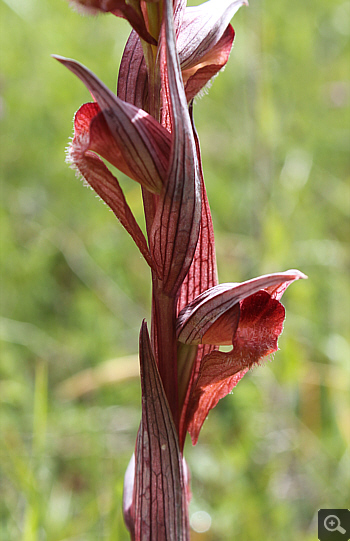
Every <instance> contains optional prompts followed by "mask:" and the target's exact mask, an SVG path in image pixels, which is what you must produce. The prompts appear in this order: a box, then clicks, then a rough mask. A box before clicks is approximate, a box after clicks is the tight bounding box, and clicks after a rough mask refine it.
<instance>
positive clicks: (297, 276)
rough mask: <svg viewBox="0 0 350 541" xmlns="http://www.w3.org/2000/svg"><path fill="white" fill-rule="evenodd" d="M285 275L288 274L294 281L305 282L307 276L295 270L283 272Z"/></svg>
mask: <svg viewBox="0 0 350 541" xmlns="http://www.w3.org/2000/svg"><path fill="white" fill-rule="evenodd" d="M285 274H290V275H292V276H293V277H294V280H307V279H308V276H307V275H306V274H304V273H303V272H301V271H299V270H297V269H290V270H287V271H286V272H285Z"/></svg>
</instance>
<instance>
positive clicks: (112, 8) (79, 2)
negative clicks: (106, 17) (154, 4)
mask: <svg viewBox="0 0 350 541" xmlns="http://www.w3.org/2000/svg"><path fill="white" fill-rule="evenodd" d="M69 2H70V3H71V4H73V5H74V6H75V7H76V8H77V10H78V11H81V12H83V13H87V14H91V15H95V14H96V13H99V12H103V13H107V12H111V13H113V14H114V15H116V16H117V17H122V18H123V19H127V20H128V21H129V23H130V24H131V26H132V27H133V28H134V29H135V30H136V32H137V33H138V34H139V36H141V38H142V39H144V40H145V41H147V42H148V43H150V44H151V45H157V41H156V40H155V39H154V38H153V37H152V36H151V35H150V34H149V32H148V30H147V28H146V24H145V21H144V18H143V16H142V11H141V9H140V5H138V9H135V6H137V2H136V3H135V4H134V6H132V5H131V4H130V3H129V2H126V1H125V0H69Z"/></svg>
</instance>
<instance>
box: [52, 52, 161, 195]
mask: <svg viewBox="0 0 350 541" xmlns="http://www.w3.org/2000/svg"><path fill="white" fill-rule="evenodd" d="M54 58H56V59H57V60H59V62H61V63H62V64H63V65H64V66H66V67H67V68H68V69H69V70H70V71H71V72H72V73H74V74H75V75H76V76H77V77H79V79H80V80H81V81H82V82H83V83H84V84H85V86H86V87H87V88H88V90H89V91H90V92H91V94H92V96H93V97H94V99H95V100H96V101H97V103H98V105H99V106H100V108H101V111H102V113H103V115H104V117H105V120H106V123H107V125H108V128H109V130H110V133H111V134H112V137H113V138H114V139H115V141H116V143H117V145H118V147H119V149H120V152H121V153H122V155H123V158H124V160H125V162H126V163H127V165H128V167H129V169H130V170H131V171H132V173H133V178H137V179H138V180H139V182H140V183H141V184H142V185H143V186H144V187H145V188H147V189H148V190H149V191H151V192H154V193H159V192H160V190H161V187H162V185H163V182H164V180H165V178H166V170H167V167H168V157H169V145H170V137H169V134H168V133H167V131H166V130H165V129H164V128H162V126H161V125H160V124H159V123H158V122H157V121H156V120H155V119H154V118H153V117H152V116H150V115H149V114H147V113H146V112H145V111H143V110H142V109H139V108H137V107H135V106H133V105H131V104H129V103H126V102H124V101H122V100H120V99H119V98H118V97H117V96H115V95H114V94H113V93H112V92H111V91H110V90H109V89H108V88H107V87H106V86H105V85H104V84H103V83H102V82H101V81H100V80H99V79H98V78H97V77H96V76H95V75H94V74H93V73H92V72H91V71H90V70H88V69H87V68H85V67H84V66H82V65H81V64H79V63H78V62H75V61H74V60H70V59H66V58H62V57H58V56H54Z"/></svg>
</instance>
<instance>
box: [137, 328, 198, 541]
mask: <svg viewBox="0 0 350 541" xmlns="http://www.w3.org/2000/svg"><path fill="white" fill-rule="evenodd" d="M140 373H141V387H142V420H141V425H140V429H139V432H138V436H137V442H136V451H135V486H134V495H133V508H134V509H133V513H132V514H133V517H134V531H135V541H141V540H142V541H150V540H151V539H152V540H159V541H163V540H164V541H165V540H170V539H174V540H179V541H180V540H181V541H188V540H189V536H188V530H189V526H188V512H187V506H188V488H187V480H186V475H185V472H184V467H183V459H182V456H181V453H180V449H179V443H178V437H177V433H176V429H175V425H174V422H173V419H172V416H171V412H170V409H169V405H168V401H167V399H166V396H165V393H164V389H163V385H162V382H161V379H160V376H159V372H158V368H157V365H156V362H155V359H154V356H153V352H152V349H151V344H150V340H149V336H148V331H147V327H146V323H145V322H143V324H142V328H141V333H140ZM129 518H130V515H129Z"/></svg>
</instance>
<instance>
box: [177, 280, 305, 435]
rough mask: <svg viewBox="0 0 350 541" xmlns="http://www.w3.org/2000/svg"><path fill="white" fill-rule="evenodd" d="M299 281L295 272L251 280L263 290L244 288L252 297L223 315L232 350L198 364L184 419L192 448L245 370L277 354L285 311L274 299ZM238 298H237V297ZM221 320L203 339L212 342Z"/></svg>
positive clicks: (215, 354)
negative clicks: (275, 280)
mask: <svg viewBox="0 0 350 541" xmlns="http://www.w3.org/2000/svg"><path fill="white" fill-rule="evenodd" d="M282 275H284V279H283V278H282ZM273 276H275V277H276V278H277V276H279V283H275V284H272V280H273V278H272V277H273ZM300 278H306V276H305V275H304V274H302V273H300V272H299V271H289V273H280V274H279V275H277V274H276V275H267V276H265V277H260V278H259V279H255V280H254V281H253V280H252V281H250V282H255V284H257V283H259V281H260V285H261V284H262V283H264V284H265V286H266V288H262V289H260V290H258V291H257V290H256V288H255V286H253V287H250V288H248V293H249V289H250V291H251V292H252V293H251V294H250V295H247V296H244V297H243V298H241V299H240V301H239V304H235V305H233V306H232V307H231V308H229V309H228V310H227V311H226V312H225V313H224V316H226V318H227V317H228V316H229V317H231V319H232V328H230V327H229V326H228V327H227V330H226V332H227V335H228V336H231V337H232V338H231V343H232V350H231V351H229V352H227V353H225V352H222V351H212V352H211V353H209V354H208V355H206V356H205V357H204V358H203V360H202V363H201V366H200V369H199V375H198V378H197V380H196V382H195V385H194V386H193V391H192V393H191V397H190V400H189V404H188V411H187V417H186V427H187V429H188V431H189V433H190V435H191V438H192V442H193V444H195V443H196V442H197V439H198V435H199V432H200V429H201V427H202V425H203V422H204V420H205V419H206V417H207V415H208V413H209V411H210V410H211V409H212V408H213V407H215V406H216V404H217V403H218V401H219V400H220V399H221V398H223V397H224V396H226V395H227V394H228V393H229V392H231V391H232V389H233V388H234V387H235V386H236V385H237V383H238V381H239V380H240V379H241V378H242V377H243V376H244V374H245V373H246V372H247V370H249V369H250V368H251V367H252V366H254V365H255V364H258V363H259V362H260V360H261V359H262V358H263V357H266V355H269V354H271V353H274V352H275V351H276V350H277V340H278V337H279V335H280V334H281V332H282V330H283V322H284V317H285V309H284V307H283V306H282V304H281V303H280V302H279V301H278V300H277V298H280V296H281V294H280V292H281V290H282V289H284V290H285V289H286V287H288V285H289V284H291V283H292V282H293V281H294V280H297V279H300ZM261 279H263V280H261ZM268 282H270V283H268ZM246 284H249V282H245V283H244V284H239V285H238V286H236V288H237V287H239V286H243V285H244V288H246V287H247V286H246ZM276 291H278V293H277V294H276ZM238 296H239V297H240V294H238ZM235 311H236V312H237V313H236V314H234V312H235ZM237 316H238V317H237ZM222 317H223V316H222ZM222 317H221V318H218V319H216V322H215V323H214V325H212V327H210V328H209V330H207V333H206V335H208V333H209V334H212V338H213V339H214V340H216V339H217V338H218V336H219V335H220V333H221V332H222V331H221V330H220V329H219V323H220V319H221V322H222V323H224V322H225V320H224V321H223V320H222ZM214 327H215V329H214ZM217 333H218V334H217ZM224 334H225V332H224Z"/></svg>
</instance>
